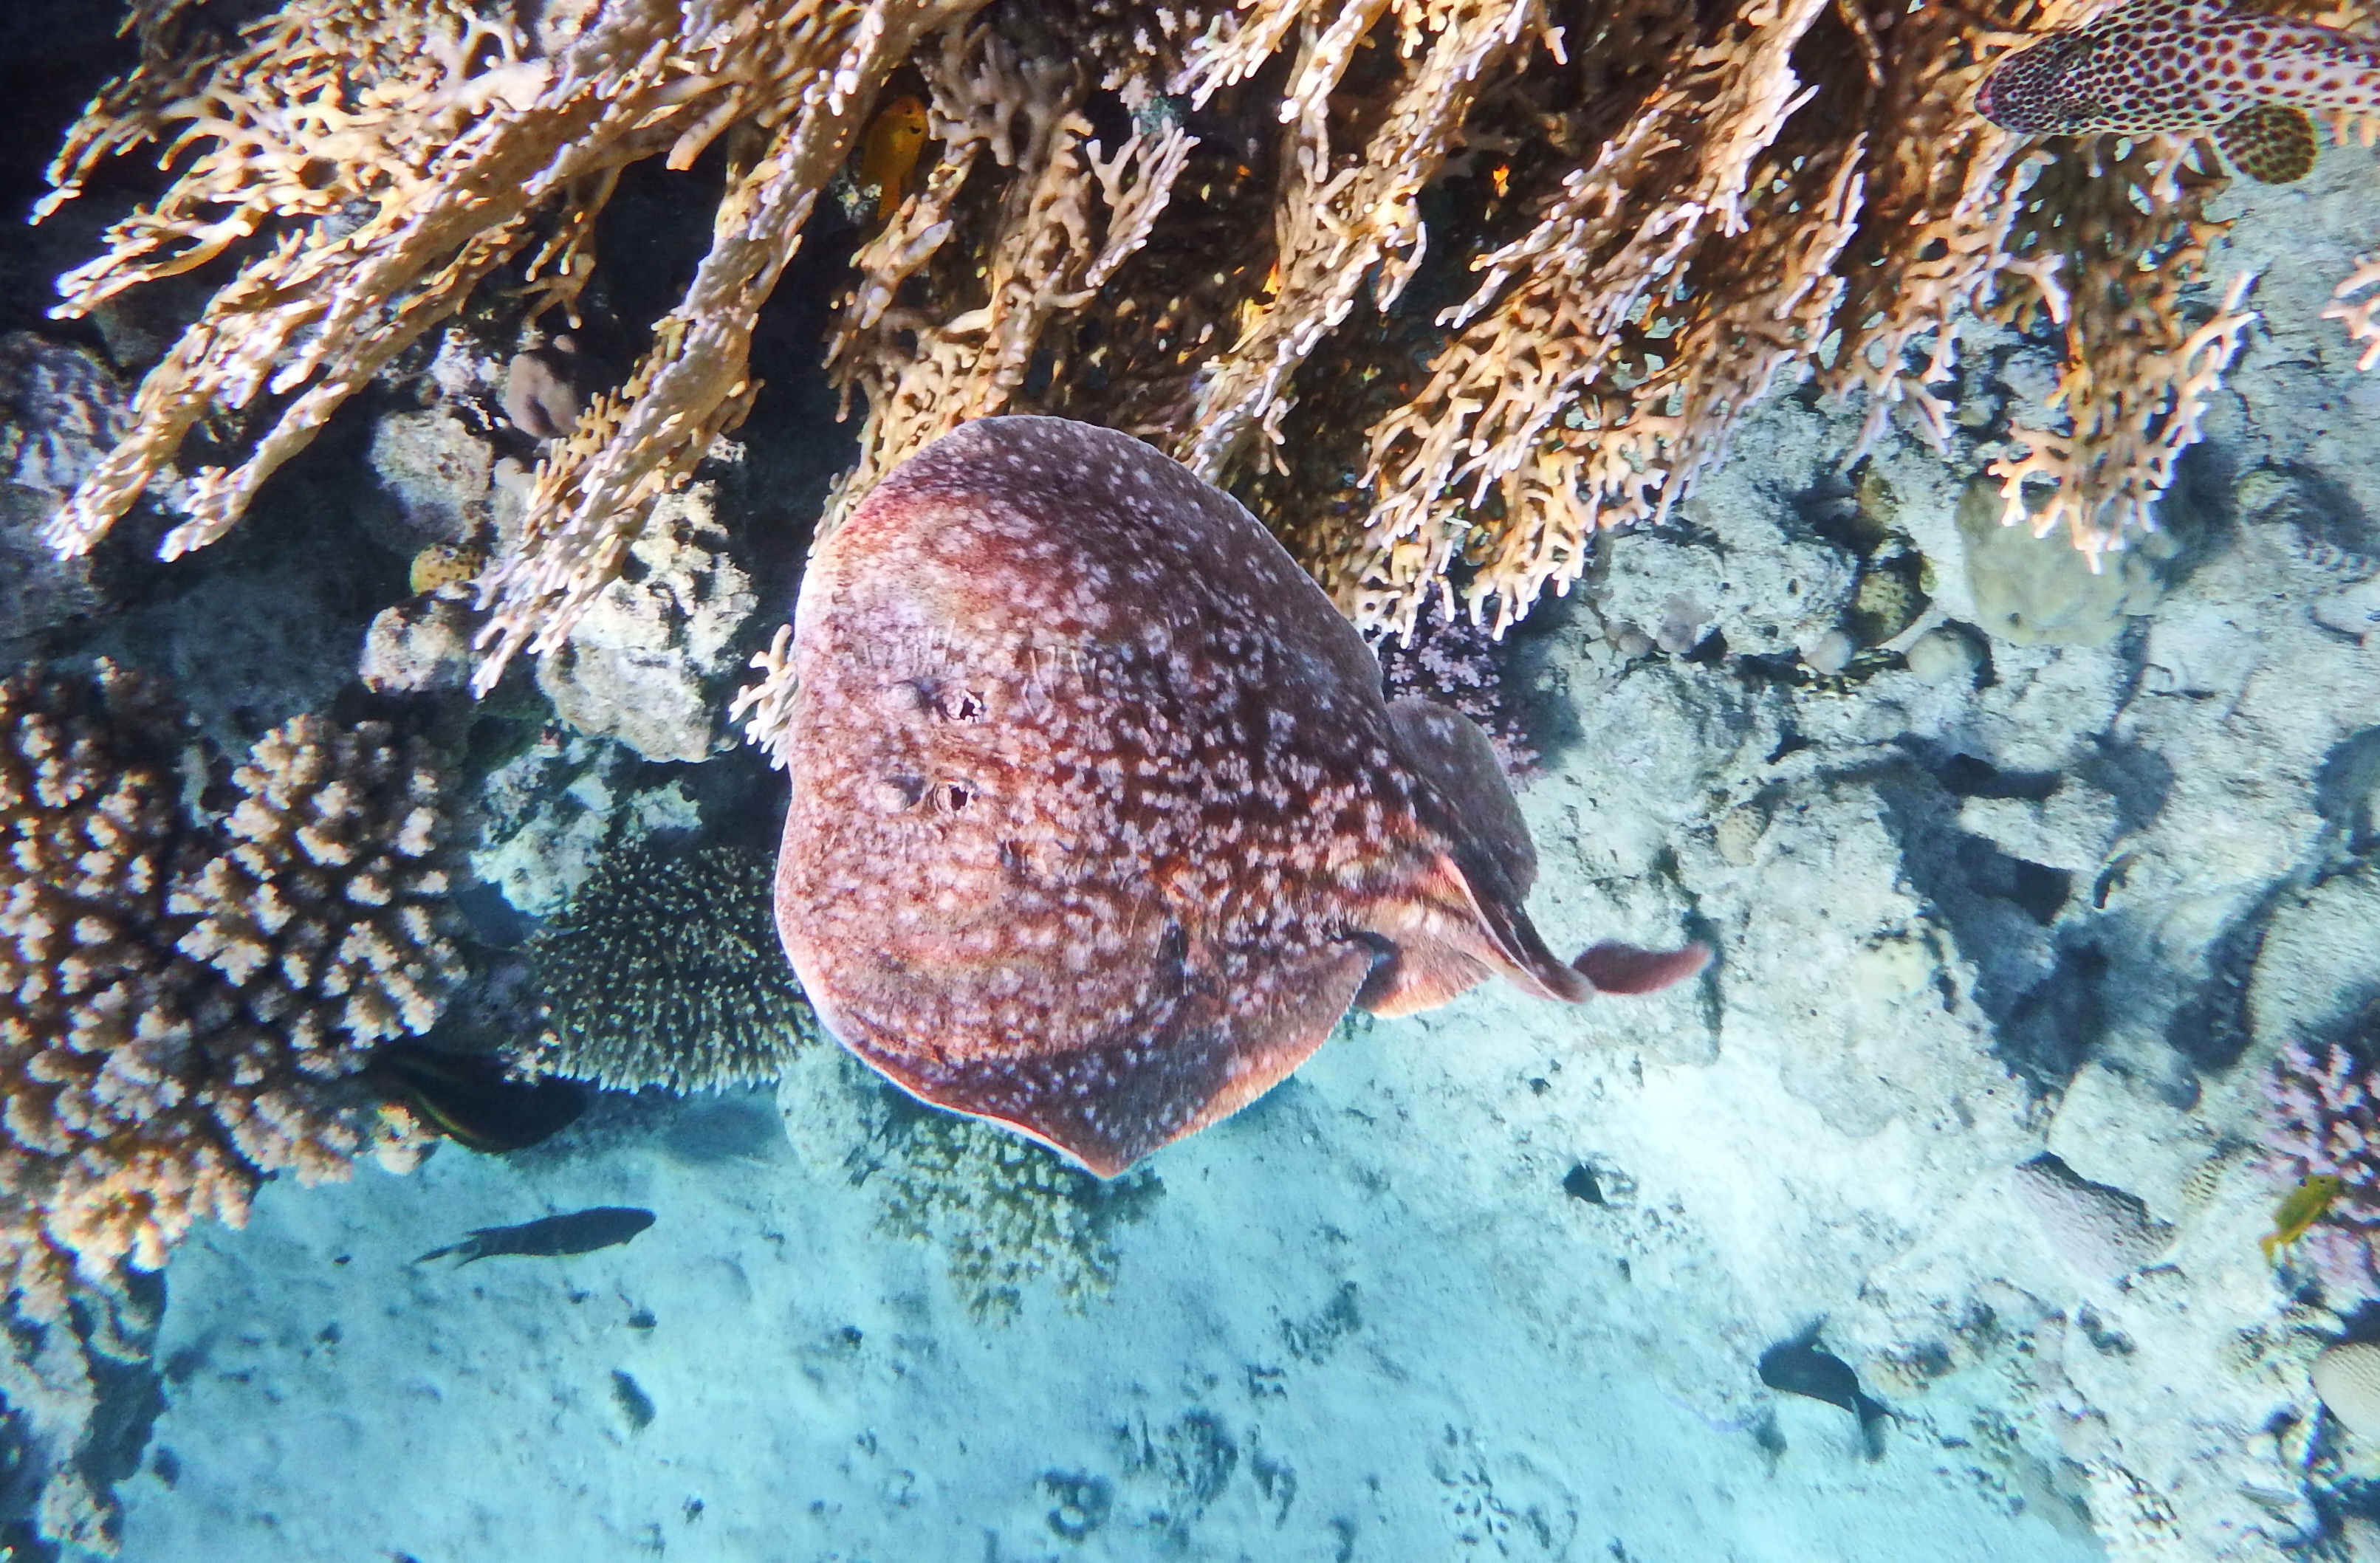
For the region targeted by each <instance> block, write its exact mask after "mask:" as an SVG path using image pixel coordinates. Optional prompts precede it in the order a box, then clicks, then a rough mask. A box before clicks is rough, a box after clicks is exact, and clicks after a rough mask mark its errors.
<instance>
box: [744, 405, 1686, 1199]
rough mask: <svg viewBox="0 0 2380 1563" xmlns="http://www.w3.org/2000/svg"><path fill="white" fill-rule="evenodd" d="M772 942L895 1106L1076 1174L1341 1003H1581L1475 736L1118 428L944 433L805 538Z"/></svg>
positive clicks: (1212, 1103)
mask: <svg viewBox="0 0 2380 1563" xmlns="http://www.w3.org/2000/svg"><path fill="white" fill-rule="evenodd" d="M793 646H794V648H793V657H794V672H795V678H796V681H797V684H796V691H795V695H794V697H793V700H792V704H791V707H790V710H789V715H788V726H787V729H786V738H787V744H786V749H787V753H788V756H789V757H788V760H787V768H788V769H789V771H790V773H791V779H792V782H793V802H792V806H791V807H790V808H789V809H788V811H787V813H786V816H785V831H784V840H783V846H782V848H781V849H780V853H779V856H778V859H777V881H776V908H777V927H778V931H779V933H780V934H781V936H782V937H783V940H784V945H785V950H786V953H787V954H788V955H789V956H790V958H791V959H792V962H793V964H794V969H795V973H796V974H797V975H799V976H800V978H801V982H802V986H803V987H804V988H805V989H807V992H808V994H809V997H810V1000H811V1002H812V1003H813V1004H814V1005H816V1007H817V1009H818V1013H819V1018H820V1020H821V1021H823V1022H824V1023H825V1024H826V1026H827V1028H828V1029H829V1030H831V1031H832V1033H833V1034H834V1035H835V1036H836V1037H838V1038H839V1039H840V1040H841V1041H842V1042H843V1043H844V1045H845V1046H846V1047H848V1048H851V1050H852V1051H853V1052H855V1053H856V1054H857V1055H859V1057H860V1058H861V1059H863V1060H866V1061H867V1062H868V1063H869V1064H870V1065H872V1066H873V1067H874V1068H876V1069H877V1070H879V1071H880V1072H882V1073H883V1074H885V1075H886V1076H887V1077H889V1078H890V1079H892V1081H894V1082H895V1083H896V1084H900V1085H902V1086H904V1087H905V1088H906V1089H907V1090H909V1091H910V1092H912V1093H914V1094H915V1095H917V1096H918V1097H922V1098H923V1099H925V1100H926V1101H929V1102H931V1103H934V1104H935V1105H937V1106H940V1107H944V1108H949V1109H953V1110H955V1111H959V1112H964V1113H969V1114H973V1115H975V1116H977V1117H979V1118H984V1119H989V1120H991V1121H995V1122H999V1123H1002V1124H1006V1125H1008V1126H1009V1127H1011V1128H1014V1129H1016V1130H1019V1131H1022V1132H1023V1133H1026V1134H1029V1135H1031V1136H1032V1137H1033V1138H1035V1139H1038V1140H1040V1141H1043V1142H1044V1143H1046V1144H1048V1145H1053V1146H1055V1147H1057V1148H1058V1149H1059V1150H1061V1151H1063V1152H1065V1153H1066V1154H1068V1155H1069V1156H1072V1157H1075V1159H1076V1160H1078V1161H1080V1162H1081V1163H1082V1164H1083V1165H1084V1166H1086V1167H1087V1168H1089V1169H1091V1170H1092V1171H1094V1172H1097V1173H1099V1174H1100V1175H1102V1176H1113V1175H1115V1174H1116V1173H1119V1172H1122V1171H1123V1170H1124V1169H1126V1168H1128V1167H1130V1166H1131V1165H1132V1164H1133V1163H1134V1162H1135V1161H1137V1160H1139V1159H1140V1158H1141V1157H1144V1156H1147V1154H1148V1153H1149V1152H1150V1151H1153V1150H1155V1149H1157V1148H1158V1147H1159V1146H1160V1145H1165V1144H1167V1143H1168V1142H1170V1141H1172V1140H1175V1139H1178V1138H1180V1137H1181V1136H1183V1135H1184V1134H1188V1133H1193V1132H1194V1131H1196V1130H1197V1129H1199V1128H1202V1127H1204V1126H1205V1125H1207V1124H1208V1123H1212V1122H1214V1121H1216V1120H1218V1119H1220V1118H1222V1117H1224V1116H1226V1115H1227V1114H1229V1113H1231V1112H1233V1111H1234V1110H1236V1109H1239V1108H1240V1107H1242V1106H1245V1104H1246V1103H1248V1102H1250V1101H1252V1100H1254V1099H1255V1098H1256V1097H1258V1096H1259V1095H1261V1094H1262V1093H1263V1092H1264V1091H1266V1090H1267V1089H1268V1088H1269V1087H1270V1086H1272V1085H1273V1084H1275V1083H1277V1082H1278V1081H1280V1080H1281V1078H1282V1077H1283V1076H1285V1075H1286V1074H1288V1073H1289V1072H1291V1071H1292V1070H1293V1069H1295V1068H1296V1067H1297V1066H1298V1065H1299V1064H1300V1063H1301V1062H1303V1061H1304V1060H1305V1058H1306V1056H1307V1055H1308V1054H1310V1053H1312V1052H1313V1051H1314V1049H1315V1048H1318V1047H1319V1046H1320V1045H1321V1043H1322V1041H1323V1039H1324V1037H1326V1036H1329V1035H1330V1029H1331V1027H1332V1026H1333V1025H1334V1024H1336V1023H1337V1022H1338V1020H1339V1017H1340V1016H1341V1015H1342V1013H1344V1012H1345V1011H1346V1009H1347V1007H1348V1005H1349V1004H1351V1003H1356V1004H1361V1005H1363V1006H1364V1007H1365V1008H1366V1009H1368V1010H1371V1011H1372V1012H1375V1013H1379V1014H1403V1013H1406V1012H1411V1011H1415V1010H1422V1009H1427V1008H1429V1007H1430V1006H1432V1005H1436V1004H1441V1003H1444V1002H1445V1001H1446V1000H1449V999H1451V998H1453V997H1454V996H1455V995H1456V994H1458V993H1461V992H1463V990H1464V989H1465V988H1468V987H1472V986H1473V985H1474V984H1475V983H1478V982H1480V981H1481V980H1483V979H1485V978H1486V977H1488V976H1489V975H1498V974H1500V975H1503V976H1505V977H1507V978H1509V979H1510V980H1512V982H1514V983H1515V984H1517V985H1518V986H1520V987H1522V988H1524V990H1526V991H1528V992H1530V993H1534V994H1536V995H1539V996H1541V997H1544V998H1548V999H1560V1000H1568V1001H1570V1002H1573V1003H1576V1002H1579V1001H1582V1000H1585V999H1586V998H1588V997H1589V996H1590V995H1592V994H1594V993H1596V992H1597V991H1598V990H1600V991H1604V992H1613V993H1641V992H1647V991H1650V990H1651V989H1653V988H1657V987H1663V986H1665V985H1667V984H1669V983H1672V982H1675V981H1677V980H1679V979H1680V978H1682V977H1685V976H1688V975H1692V974H1694V972H1696V971H1698V970H1700V969H1701V967H1702V965H1703V963H1704V962H1705V960H1706V959H1707V957H1708V951H1706V950H1705V949H1703V948H1702V947H1701V946H1699V945H1689V946H1688V947H1686V948H1685V949H1683V950H1679V951H1646V950H1638V949H1634V948H1632V947H1630V946H1627V945H1621V944H1600V945H1597V946H1596V947H1595V948H1594V949H1592V950H1590V951H1587V952H1586V953H1585V955H1582V956H1581V957H1579V959H1578V962H1577V963H1575V964H1574V965H1572V964H1564V963H1562V962H1560V961H1559V960H1557V959H1556V958H1555V957H1554V956H1553V955H1552V953H1551V952H1550V951H1548V950H1547V948H1546V945H1545V942H1544V940H1542V939H1540V938H1539V937H1538V936H1537V931H1536V928H1535V927H1532V926H1531V925H1530V922H1529V918H1528V915H1527V913H1526V912H1524V910H1523V908H1522V902H1523V899H1524V897H1525V896H1526V895H1527V893H1528V890H1529V885H1530V882H1531V881H1532V880H1533V879H1534V878H1536V852H1535V849H1534V848H1533V847H1532V846H1531V844H1530V842H1529V835H1528V830H1527V827H1526V826H1525V825H1524V823H1523V822H1522V818H1521V812H1520V808H1519V806H1518V805H1517V804H1516V803H1515V802H1514V800H1513V797H1512V792H1511V789H1510V788H1509V787H1507V786H1506V784H1505V782H1504V779H1503V776H1502V773H1501V772H1500V770H1499V769H1497V766H1496V761H1495V757H1494V754H1493V751H1492V750H1491V749H1490V748H1489V746H1488V738H1487V735H1486V734H1485V733H1482V732H1480V730H1479V729H1478V728H1477V727H1475V726H1474V725H1473V724H1472V723H1471V722H1470V721H1467V720H1466V719H1464V718H1463V717H1461V716H1459V715H1457V714H1455V713H1454V712H1452V711H1449V710H1446V709H1442V708H1440V707H1437V706H1433V705H1430V704H1429V703H1427V701H1422V700H1416V699H1406V700H1400V701H1397V702H1396V703H1394V704H1390V703H1388V702H1387V701H1386V700H1385V699H1384V698H1383V697H1382V695H1381V692H1380V670H1379V665H1378V662H1377V661H1376V660H1374V659H1373V656H1372V653H1371V651H1370V649H1369V648H1366V646H1365V644H1364V642H1363V639H1362V637H1361V636H1358V635H1357V634H1356V633H1355V631H1354V629H1353V628H1352V627H1351V626H1350V625H1349V624H1347V622H1346V621H1345V620H1344V619H1342V618H1341V617H1340V616H1339V614H1338V613H1337V612H1336V611H1334V610H1333V609H1332V607H1331V606H1330V600H1329V599H1328V598H1326V597H1324V596H1323V594H1322V591H1321V589H1320V588H1318V587H1317V586H1316V585H1315V584H1314V583H1313V582H1312V581H1311V580H1310V579H1308V578H1307V577H1306V576H1305V574H1304V573H1303V572H1302V571H1300V570H1299V569H1298V568H1297V566H1296V564H1295V563H1293V562H1292V560H1291V559H1290V557H1289V555H1288V553H1287V552H1285V551H1283V550H1282V549H1281V545H1280V544H1279V543H1277V542H1275V541H1274V540H1273V539H1272V537H1271V535H1270V534H1269V533H1268V532H1267V531H1266V530H1265V529H1264V527H1262V526H1261V525H1259V524H1258V523H1257V520H1256V518H1255V517H1254V516H1252V515H1249V514H1248V513H1247V511H1246V510H1245V509H1243V508H1242V507H1241V506H1240V505H1239V503H1237V502H1235V501H1234V500H1233V499H1232V498H1231V497H1230V496H1229V495H1227V494H1225V493H1223V492H1222V491H1220V490H1217V489H1215V488H1212V487H1210V486H1208V484H1206V483H1204V482H1201V481H1200V480H1199V479H1196V477H1194V476H1192V475H1191V474H1190V473H1189V472H1188V471H1187V470H1186V469H1185V468H1184V467H1183V466H1180V465H1178V464H1177V463H1175V462H1172V461H1171V460H1168V459H1167V458H1166V457H1164V456H1162V455H1160V454H1158V453H1157V452H1156V451H1154V450H1151V449H1150V448H1149V447H1147V446H1146V445H1144V444H1141V443H1140V442H1137V441H1135V440H1132V439H1129V438H1127V437H1126V436H1124V435H1122V434H1117V433H1113V432H1111V431H1109V430H1103V429H1098V428H1094V427H1092V426H1090V425H1087V424H1080V423H1071V422H1067V421H1065V420H1063V419H1060V418H987V419H984V420H981V421H979V422H976V423H971V424H968V425H966V426H965V427H964V428H962V429H960V430H957V431H956V432H954V433H952V434H949V435H947V436H945V437H944V438H942V439H941V440H939V441H937V442H934V443H933V444H932V445H929V446H928V447H927V448H926V449H925V450H923V451H921V452H919V453H918V454H916V455H915V456H912V457H911V458H910V459H909V460H908V461H906V462H905V463H903V464H902V465H901V466H899V467H898V468H896V469H895V470H894V471H893V472H892V474H891V475H890V476H889V477H887V478H886V479H884V480H883V481H882V482H881V483H880V484H878V485H877V487H876V488H875V489H874V490H873V491H871V492H870V493H869V494H868V497H867V498H866V500H864V501H863V502H862V503H860V505H859V506H858V508H857V509H856V510H855V511H854V512H853V513H852V515H851V516H850V518H849V519H848V520H846V521H845V522H844V524H843V526H842V527H841V528H840V529H838V530H837V531H835V532H834V533H833V534H832V536H830V537H828V538H827V539H825V540H824V541H823V542H822V543H821V544H820V547H819V549H818V551H817V554H816V556H815V557H814V558H813V559H812V560H811V562H810V565H809V569H808V572H807V575H806V576H805V577H804V579H803V582H802V588H801V598H800V601H799V603H798V605H797V606H796V608H795V634H794V643H793Z"/></svg>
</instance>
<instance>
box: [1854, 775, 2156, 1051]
mask: <svg viewBox="0 0 2380 1563" xmlns="http://www.w3.org/2000/svg"><path fill="white" fill-rule="evenodd" d="M1912 758H1913V760H1916V761H1919V762H1920V763H1914V764H1910V765H1902V766H1894V767H1890V768H1888V769H1883V770H1881V771H1879V772H1877V773H1876V774H1875V777H1874V782H1875V785H1876V792H1877V794H1878V796H1879V797H1881V798H1882V800H1883V801H1884V805H1885V824H1886V827H1887V829H1888V830H1891V831H1892V833H1893V836H1894V839H1895V841H1896V842H1898V844H1899V846H1900V854H1901V863H1902V867H1903V871H1904V872H1905V873H1906V874H1907V876H1908V878H1909V882H1910V884H1911V885H1912V886H1913V887H1914V888H1915V889H1916V890H1917V891H1918V892H1919V893H1920V894H1922V895H1924V896H1925V898H1926V900H1927V901H1928V902H1930V903H1932V911H1933V913H1934V915H1936V916H1937V918H1938V919H1939V920H1940V922H1941V924H1942V926H1943V927H1945V928H1946V929H1948V930H1949V935H1950V939H1951V942H1952V944H1953V945H1954V946H1955V947H1956V948H1957V950H1958V951H1959V953H1960V954H1961V956H1962V957H1964V958H1965V959H1966V960H1967V961H1968V962H1969V963H1972V965H1973V969H1974V973H1975V985H1974V999H1975V1002H1976V1004H1977V1005H1978V1006H1979V1007H1980V1008H1981V1009H1982V1010H1983V1012H1984V1013H1985V1016H1986V1017H1988V1018H1989V1020H1990V1021H1991V1023H1992V1031H1993V1051H1994V1052H1995V1054H1996V1055H1997V1056H1998V1058H1999V1059H2000V1060H2001V1062H2003V1063H2005V1064H2006V1065H2007V1066H2008V1067H2009V1068H2010V1070H2011V1071H2013V1072H2016V1073H2017V1074H2019V1075H2021V1076H2022V1077H2023V1078H2024V1079H2025V1080H2027V1081H2028V1082H2030V1083H2031V1084H2033V1085H2034V1087H2035V1088H2036V1089H2039V1090H2045V1091H2047V1090H2055V1089H2057V1088H2058V1087H2059V1086H2061V1085H2063V1084H2065V1083H2066V1081H2067V1080H2068V1079H2069V1078H2070V1077H2071V1075H2072V1074H2073V1072H2074V1071H2075V1070H2076V1069H2077V1068H2079V1067H2080V1066H2081V1064H2082V1062H2083V1060H2084V1059H2085V1058H2087V1057H2088V1056H2089V1055H2090V1052H2091V1050H2092V1048H2094V1047H2095V1046H2096V1045H2097V1043H2098V1041H2099V1039H2100V1037H2101V1036H2102V1035H2103V1034H2104V1032H2105V1030H2106V1012H2105V1005H2104V1002H2103V1000H2102V989H2103V987H2104V985H2105V982H2106V978H2107V968H2108V964H2109V963H2108V960H2107V955H2106V953H2105V951H2103V950H2102V949H2101V948H2100V947H2099V945H2098V944H2097V942H2096V940H2095V939H2092V938H2091V937H2090V936H2089V935H2088V934H2087V933H2086V932H2084V931H2083V929H2080V928H2076V927H2065V928H2058V927H2056V925H2057V924H2058V920H2059V918H2060V917H2062V916H2064V915H2066V914H2067V913H2068V912H2069V911H2070V909H2071V908H2072V907H2073V906H2074V904H2075V903H2076V901H2077V898H2078V892H2079V891H2083V890H2087V888H2088V887H2087V886H2078V885H2077V883H2076V882H2075V878H2074V876H2073V875H2072V874H2070V872H2068V871H2067V870H2065V869H2063V868H2058V867H2053V866H2049V865H2046V864H2041V863H2034V862H2030V861H2028V860H2026V859H2024V858H2022V857H2016V856H2012V855H2011V854H2009V853H2007V852H2004V851H2002V850H2001V849H2000V848H1999V847H1998V845H1997V844H1995V843H1994V842H1990V841H1988V840H1986V839H1985V838H1984V837H1982V836H1979V835H1976V834H1974V833H1973V831H1970V830H1963V829H1961V827H1960V824H1959V803H1960V800H1961V798H1966V797H2015V798H2025V799H2031V800H2036V801H2037V800H2039V799H2041V798H2046V797H2047V796H2048V795H2049V794H2050V793H2051V792H2053V791H2055V790H2056V788H2057V786H2058V780H2059V778H2058V775H2057V774H2056V773H2054V772H2012V771H2002V770H1999V769H1996V768H1995V767H1993V766H1991V765H1989V764H1988V763H1986V762H1985V761H1983V760H1981V759H1978V758H1976V757H1973V756H1971V755H1963V754H1961V755H1947V756H1927V755H1924V754H1922V753H1915V752H1913V756H1912Z"/></svg>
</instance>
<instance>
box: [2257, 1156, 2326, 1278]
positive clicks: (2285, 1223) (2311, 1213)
mask: <svg viewBox="0 0 2380 1563" xmlns="http://www.w3.org/2000/svg"><path fill="white" fill-rule="evenodd" d="M2346 1186H2347V1181H2346V1180H2345V1179H2344V1178H2338V1177H2334V1176H2332V1175H2331V1174H2330V1173H2327V1172H2319V1173H2316V1174H2315V1175H2314V1176H2313V1177H2311V1178H2308V1179H2305V1180H2304V1181H2301V1182H2300V1183H2299V1184H2298V1186H2297V1187H2296V1188H2293V1189H2291V1190H2290V1191H2289V1193H2286V1194H2283V1195H2282V1196H2281V1203H2280V1204H2278V1205H2277V1206H2274V1207H2273V1230H2271V1231H2269V1232H2267V1233H2265V1235H2264V1236H2263V1237H2260V1238H2258V1239H2257V1240H2256V1246H2257V1247H2259V1248H2261V1249H2263V1250H2264V1251H2265V1263H2267V1264H2270V1263H2271V1262H2272V1258H2273V1253H2274V1251H2275V1250H2276V1249H2281V1248H2287V1247H2288V1246H2289V1244H2291V1243H2293V1242H2297V1241H2298V1239H2300V1238H2301V1237H2303V1236H2305V1234H2306V1229H2307V1228H2308V1227H2311V1226H2313V1224H2314V1223H2315V1222H2316V1221H2319V1220H2321V1219H2322V1213H2323V1212H2324V1211H2325V1210H2327V1209H2329V1208H2330V1202H2331V1201H2332V1200H2334V1199H2337V1198H2338V1191H2339V1190H2341V1189H2343V1188H2345V1187H2346Z"/></svg>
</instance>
